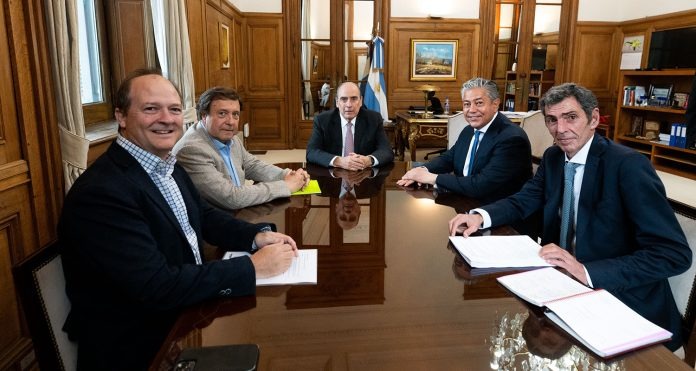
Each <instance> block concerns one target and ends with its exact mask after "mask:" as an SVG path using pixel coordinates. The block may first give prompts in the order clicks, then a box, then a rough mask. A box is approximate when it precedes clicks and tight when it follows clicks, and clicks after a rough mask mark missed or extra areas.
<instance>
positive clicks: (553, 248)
mask: <svg viewBox="0 0 696 371" xmlns="http://www.w3.org/2000/svg"><path fill="white" fill-rule="evenodd" d="M482 225H483V216H481V214H476V213H474V214H457V216H455V217H454V218H452V219H451V220H450V221H449V232H450V236H455V235H456V234H457V233H461V234H462V235H463V236H464V237H469V236H470V235H471V234H472V233H474V232H476V231H478V230H479V228H480V227H481V226H482ZM539 256H540V257H541V258H542V259H544V260H545V261H546V262H547V263H549V264H551V265H554V266H557V267H560V268H563V269H565V270H566V271H567V272H568V273H569V274H570V275H572V276H573V277H575V278H576V279H577V280H578V281H580V282H582V283H583V284H585V285H587V283H588V282H587V274H586V273H585V266H584V265H582V263H580V262H579V261H577V259H575V256H573V255H572V254H571V253H569V252H568V251H567V250H565V249H563V248H561V247H560V246H558V245H556V244H555V243H549V244H546V245H544V246H542V248H541V249H540V250H539Z"/></svg>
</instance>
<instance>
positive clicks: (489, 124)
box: [474, 111, 498, 134]
mask: <svg viewBox="0 0 696 371" xmlns="http://www.w3.org/2000/svg"><path fill="white" fill-rule="evenodd" d="M496 117H498V111H495V115H493V118H492V119H491V121H488V123H487V124H486V126H484V127H482V128H481V129H474V131H476V130H478V131H480V132H481V133H483V134H485V133H486V130H488V128H489V127H490V126H491V124H492V123H493V121H494V120H495V118H496Z"/></svg>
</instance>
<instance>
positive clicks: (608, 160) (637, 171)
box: [449, 83, 692, 350]
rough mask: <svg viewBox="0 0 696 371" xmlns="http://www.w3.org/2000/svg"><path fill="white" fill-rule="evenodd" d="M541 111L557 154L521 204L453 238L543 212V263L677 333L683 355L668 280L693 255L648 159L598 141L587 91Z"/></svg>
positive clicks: (462, 218) (489, 213)
mask: <svg viewBox="0 0 696 371" xmlns="http://www.w3.org/2000/svg"><path fill="white" fill-rule="evenodd" d="M540 103H541V105H540V107H541V110H542V112H543V113H544V116H545V120H546V125H547V127H548V129H549V132H550V133H551V135H552V136H553V137H554V139H555V141H556V146H553V147H550V148H549V149H547V150H546V152H545V153H544V156H543V158H542V161H541V165H540V166H539V169H538V170H537V172H536V174H535V176H534V178H533V179H531V180H530V181H529V182H527V183H526V184H525V185H524V187H523V188H522V190H520V192H518V193H517V194H515V195H513V196H510V197H508V198H505V199H503V200H500V201H497V202H495V203H493V204H490V205H487V206H483V207H481V208H480V209H474V210H472V211H471V212H470V213H469V214H459V215H457V216H456V217H455V218H453V219H452V220H451V221H450V224H449V227H450V233H451V234H452V235H454V234H455V233H458V232H462V233H463V234H464V235H465V236H469V235H470V234H471V233H473V232H475V231H476V230H478V229H479V228H488V227H490V226H496V225H501V224H508V223H511V222H512V221H515V220H518V219H520V218H524V217H526V216H528V215H530V214H531V213H533V212H535V211H538V210H541V211H542V212H543V235H542V245H543V247H542V249H541V251H540V256H541V257H542V258H544V259H545V260H546V261H547V262H549V263H551V264H554V265H556V266H558V267H560V268H563V269H565V270H566V271H567V272H568V273H570V274H571V275H572V276H573V277H575V278H576V279H577V280H579V281H580V282H582V283H584V284H587V285H588V286H590V287H593V288H602V289H606V290H608V291H609V292H611V293H612V294H613V295H615V296H616V297H617V298H619V299H620V300H621V301H622V302H624V303H625V304H626V305H628V306H629V307H631V308H632V309H633V310H635V311H636V312H638V313H639V314H641V315H642V316H643V317H645V318H647V319H648V320H650V321H652V322H654V323H655V324H657V325H658V326H661V327H663V328H665V329H667V330H669V331H671V332H672V334H673V337H672V341H670V342H669V343H668V344H667V347H668V348H669V349H671V350H675V349H677V348H679V346H681V344H682V331H681V317H680V315H679V312H678V310H677V307H676V304H675V303H674V298H673V296H672V291H671V289H670V286H669V283H668V281H667V278H668V277H670V276H674V275H678V274H680V273H682V272H684V271H686V270H687V269H688V268H689V267H690V266H691V258H692V257H691V250H690V248H689V246H688V244H687V241H686V237H685V236H684V232H683V231H682V230H681V227H680V226H679V224H678V222H677V219H676V217H675V215H674V211H673V210H672V208H671V207H670V205H669V203H668V201H667V197H666V194H665V188H664V185H663V184H662V182H661V181H660V179H659V178H658V176H657V174H656V172H655V170H654V169H653V167H652V165H651V164H650V162H649V160H648V159H647V158H646V157H645V156H643V155H642V154H640V153H638V152H636V151H634V150H632V149H629V148H627V147H624V146H621V145H619V144H616V143H614V142H612V141H610V140H608V139H606V138H604V137H602V136H600V135H598V134H595V128H596V127H597V124H598V123H599V109H598V108H597V98H596V97H595V96H594V94H592V92H590V91H589V90H587V89H586V88H584V87H581V86H578V85H576V84H572V83H568V84H563V85H560V86H556V87H553V88H551V89H549V91H548V92H547V93H546V94H545V95H544V97H543V98H542V99H541V102H540ZM565 167H569V168H570V169H573V170H570V171H569V176H568V178H569V179H572V182H573V184H574V185H573V187H572V188H570V187H569V189H572V190H573V191H572V192H568V195H567V197H568V200H569V202H568V204H569V206H570V205H573V207H572V208H570V210H577V213H575V212H571V213H569V215H570V217H569V218H567V219H568V220H569V222H571V225H570V226H569V227H568V228H569V232H568V238H567V239H566V241H567V242H561V237H560V236H561V218H562V215H561V209H562V207H561V204H562V200H563V199H564V195H563V189H564V168H565ZM564 214H566V213H564ZM573 236H574V237H573Z"/></svg>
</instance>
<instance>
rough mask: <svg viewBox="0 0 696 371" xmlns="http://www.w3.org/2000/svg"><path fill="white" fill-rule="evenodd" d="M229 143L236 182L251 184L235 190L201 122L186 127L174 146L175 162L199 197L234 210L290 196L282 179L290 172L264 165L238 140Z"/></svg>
mask: <svg viewBox="0 0 696 371" xmlns="http://www.w3.org/2000/svg"><path fill="white" fill-rule="evenodd" d="M232 140H233V141H234V143H233V144H232V146H231V153H230V156H231V158H232V165H233V166H234V169H235V170H236V171H237V175H238V176H239V179H240V181H241V182H242V183H243V182H244V179H249V180H253V181H255V182H256V183H255V184H249V185H246V184H242V185H241V186H239V187H238V186H237V185H236V184H235V183H234V181H233V180H232V177H231V174H230V172H229V171H228V170H227V166H226V165H225V161H224V160H223V159H222V156H221V155H220V152H218V150H217V149H216V148H215V145H214V144H213V140H212V138H211V137H210V136H209V135H208V133H207V131H206V130H205V127H204V126H203V124H202V123H201V122H198V123H197V124H196V125H194V126H192V127H190V128H189V129H188V130H187V131H186V133H185V134H184V136H183V137H182V138H181V139H180V140H179V142H177V144H176V146H174V150H173V151H172V152H173V153H174V154H175V155H176V161H177V163H179V164H181V166H183V167H184V169H186V172H187V173H188V174H189V176H190V177H191V179H192V180H193V184H195V185H196V187H197V188H198V190H199V192H200V193H201V195H202V196H203V198H205V199H206V200H207V201H208V202H210V203H212V204H213V205H215V206H218V207H221V208H223V209H228V210H234V209H241V208H244V207H247V206H252V205H258V204H262V203H264V202H268V201H270V200H273V199H276V198H280V197H289V196H290V189H289V188H288V186H287V185H286V184H285V181H284V180H283V179H284V178H285V175H286V174H287V173H288V172H290V170H288V169H281V168H279V167H277V166H274V165H270V164H266V163H265V162H263V161H261V160H259V159H257V158H256V157H255V156H254V155H252V154H251V153H249V152H248V151H247V150H246V149H245V148H244V145H243V144H242V141H241V140H239V138H237V137H236V136H235V137H234V138H233V139H232Z"/></svg>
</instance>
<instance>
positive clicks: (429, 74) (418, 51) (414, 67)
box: [411, 39, 459, 81]
mask: <svg viewBox="0 0 696 371" xmlns="http://www.w3.org/2000/svg"><path fill="white" fill-rule="evenodd" d="M458 51H459V40H425V39H411V81H456V80H457V53H458Z"/></svg>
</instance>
